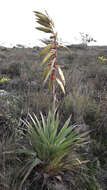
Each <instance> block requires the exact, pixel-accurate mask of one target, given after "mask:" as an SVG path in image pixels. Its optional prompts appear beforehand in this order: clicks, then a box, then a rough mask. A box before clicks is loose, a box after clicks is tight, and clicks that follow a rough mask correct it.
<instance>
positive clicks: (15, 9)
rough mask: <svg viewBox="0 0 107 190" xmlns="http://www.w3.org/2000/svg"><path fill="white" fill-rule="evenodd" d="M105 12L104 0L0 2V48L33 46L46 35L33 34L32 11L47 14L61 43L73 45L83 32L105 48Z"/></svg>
mask: <svg viewBox="0 0 107 190" xmlns="http://www.w3.org/2000/svg"><path fill="white" fill-rule="evenodd" d="M106 8H107V1H106V0H99V1H98V0H81V1H78V0H66V1H65V0H63V1H60V0H59V1H58V0H54V1H50V0H9V1H8V0H1V3H0V44H1V43H5V44H10V43H11V44H14V45H15V44H17V43H18V44H19V43H20V44H32V45H36V41H37V40H38V39H40V38H44V37H45V35H44V34H43V33H41V32H38V31H37V30H35V27H36V26H37V23H36V22H35V16H34V14H33V11H34V10H39V11H44V10H47V11H48V13H49V15H50V16H51V17H52V19H53V20H54V21H55V24H56V28H57V31H58V33H59V36H60V37H61V38H62V39H63V41H68V42H71V43H72V42H75V38H78V34H79V32H84V33H89V34H91V35H92V37H93V38H95V39H96V40H97V41H98V44H101V45H107V29H106V28H107V27H106V18H107V11H106ZM76 42H77V41H76Z"/></svg>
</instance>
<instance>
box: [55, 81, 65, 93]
mask: <svg viewBox="0 0 107 190" xmlns="http://www.w3.org/2000/svg"><path fill="white" fill-rule="evenodd" d="M56 81H57V83H58V84H59V86H60V87H61V89H62V91H63V93H64V94H65V89H64V86H63V83H62V81H61V80H60V79H59V78H56Z"/></svg>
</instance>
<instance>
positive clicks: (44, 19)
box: [34, 11, 50, 24]
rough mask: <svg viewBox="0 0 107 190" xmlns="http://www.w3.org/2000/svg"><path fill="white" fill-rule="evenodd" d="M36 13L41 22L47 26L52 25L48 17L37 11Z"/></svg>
mask: <svg viewBox="0 0 107 190" xmlns="http://www.w3.org/2000/svg"><path fill="white" fill-rule="evenodd" d="M34 13H35V14H36V17H38V18H39V19H40V20H41V21H45V22H46V23H47V24H50V20H49V18H48V17H47V16H46V15H44V14H43V13H40V12H37V11H34Z"/></svg>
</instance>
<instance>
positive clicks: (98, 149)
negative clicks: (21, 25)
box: [0, 45, 107, 190]
mask: <svg viewBox="0 0 107 190" xmlns="http://www.w3.org/2000/svg"><path fill="white" fill-rule="evenodd" d="M40 51H41V48H39V47H34V48H16V47H14V48H3V47H0V79H2V78H3V77H5V78H9V79H10V80H8V81H7V82H4V83H2V82H1V83H0V152H1V153H2V151H3V150H4V149H5V148H6V147H7V146H8V145H9V144H11V143H13V142H16V141H17V140H18V139H19V138H20V134H19V131H20V129H22V128H23V126H22V123H21V121H20V119H21V118H25V117H27V113H28V111H29V112H30V113H32V112H35V114H36V115H38V116H39V112H40V111H42V112H43V113H44V114H47V113H48V110H49V108H50V105H51V101H52V96H51V93H50V92H49V91H48V88H47V86H45V87H43V85H42V70H43V68H42V67H41V65H40V62H41V60H40V58H39V53H40ZM99 56H103V57H105V58H107V47H106V46H103V47H97V46H95V47H91V46H90V47H85V48H84V47H82V46H77V45H71V46H69V51H67V50H65V49H62V50H60V51H59V52H58V64H59V65H62V66H63V72H64V74H65V78H66V94H65V95H63V94H62V92H61V91H60V89H59V88H58V87H57V104H58V110H59V113H60V118H61V124H63V123H64V121H65V120H66V119H67V118H68V117H69V115H70V114H72V123H77V124H79V125H80V124H81V126H82V127H81V130H84V127H83V126H85V130H89V129H90V130H91V131H92V132H91V134H90V139H91V140H90V141H91V143H90V147H89V150H88V152H87V154H88V157H89V159H90V160H91V163H90V164H89V165H88V168H89V169H90V175H92V176H93V178H95V180H94V181H95V184H96V185H97V187H94V186H93V188H92V187H91V183H90V187H87V188H86V187H85V186H82V187H81V180H80V179H79V177H78V175H77V174H76V175H75V176H73V174H71V173H70V174H65V178H64V181H65V184H63V187H62V185H61V184H59V182H58V181H57V180H56V181H55V180H54V181H52V179H50V180H48V187H45V188H44V189H46V188H47V189H50V190H51V189H52V188H54V189H55V188H56V189H57V190H59V189H62V188H63V189H69V190H71V189H77V190H80V189H82V190H85V189H86V190H91V189H92V190H94V189H95V188H96V189H98V188H99V190H100V189H102V190H106V187H107V169H106V168H107V151H106V150H107V138H106V136H107V62H102V61H100V60H98V57H99ZM86 126H87V127H86ZM22 143H23V141H22ZM21 159H22V162H23V160H24V159H25V158H21ZM21 164H22V163H19V162H18V161H17V163H16V160H14V159H11V156H3V155H2V154H0V189H1V190H4V189H6V190H7V189H11V181H12V178H13V175H14V173H15V172H16V168H18V167H20V165H21ZM16 166H17V167H16ZM35 175H36V176H35ZM32 176H33V177H32ZM32 176H31V179H32V178H33V179H36V178H38V180H35V181H34V182H32V184H33V185H31V186H29V184H30V182H31V181H32V180H31V179H29V180H27V182H26V184H25V187H24V189H27V190H28V189H32V190H33V189H34V186H35V187H36V189H41V186H42V185H41V184H42V183H43V178H42V176H39V174H32ZM66 176H67V177H66ZM67 179H69V180H68V181H67ZM72 180H73V181H74V186H73V185H72V183H70V181H72ZM37 181H39V182H37ZM85 183H86V181H85ZM67 184H69V185H68V186H67ZM76 184H78V185H77V186H76ZM17 185H18V182H17ZM98 186H99V187H98ZM15 188H16V187H15V186H14V189H15Z"/></svg>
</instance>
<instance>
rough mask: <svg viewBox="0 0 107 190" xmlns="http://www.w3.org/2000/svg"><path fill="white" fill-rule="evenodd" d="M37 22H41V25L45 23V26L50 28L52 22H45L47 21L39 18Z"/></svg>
mask: <svg viewBox="0 0 107 190" xmlns="http://www.w3.org/2000/svg"><path fill="white" fill-rule="evenodd" d="M37 23H39V24H41V25H43V26H45V27H48V28H50V29H51V26H50V24H49V23H47V22H45V21H41V20H40V19H39V20H37Z"/></svg>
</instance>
